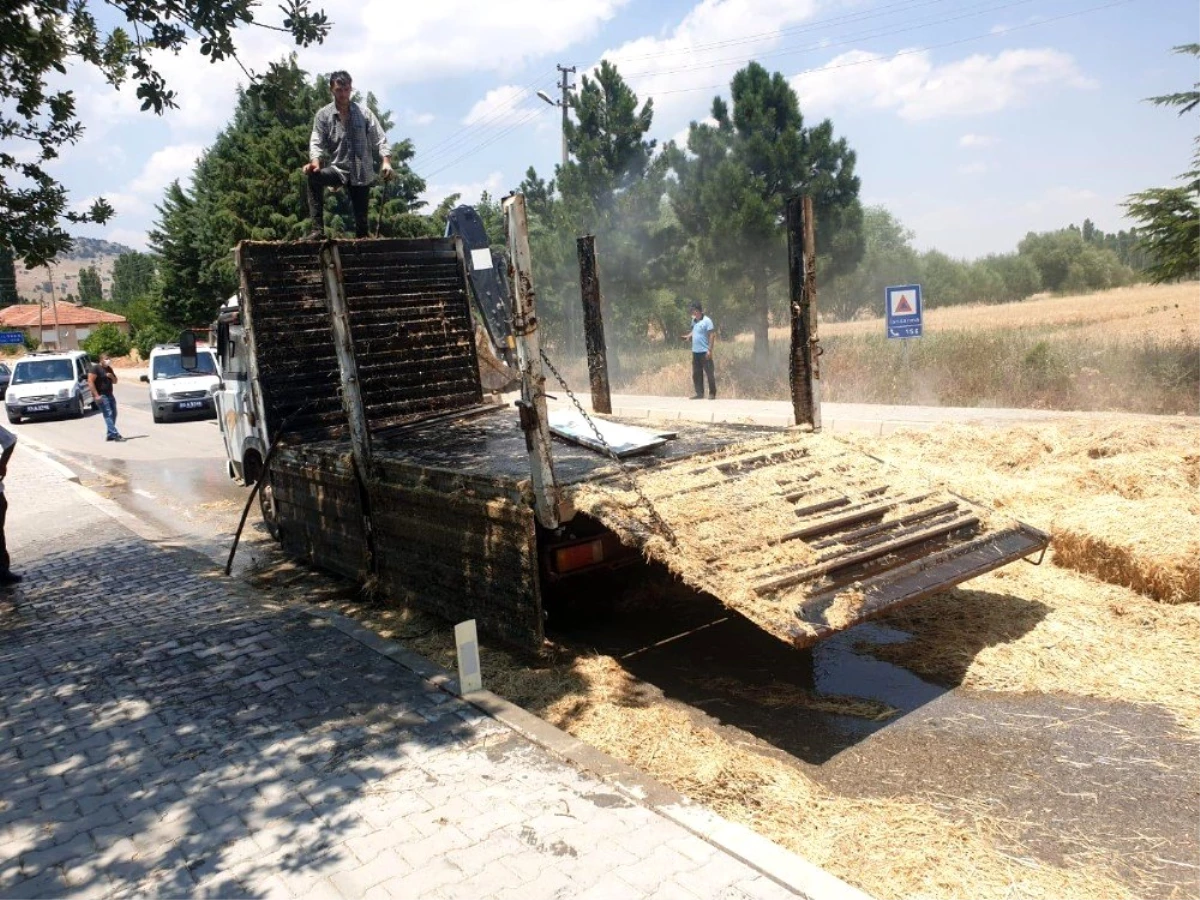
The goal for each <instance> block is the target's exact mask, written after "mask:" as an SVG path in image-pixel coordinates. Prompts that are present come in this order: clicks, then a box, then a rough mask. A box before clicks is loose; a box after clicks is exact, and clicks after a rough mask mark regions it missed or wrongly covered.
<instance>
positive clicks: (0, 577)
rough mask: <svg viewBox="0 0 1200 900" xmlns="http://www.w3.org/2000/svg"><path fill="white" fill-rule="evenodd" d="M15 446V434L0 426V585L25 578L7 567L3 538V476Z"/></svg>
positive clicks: (4, 506)
mask: <svg viewBox="0 0 1200 900" xmlns="http://www.w3.org/2000/svg"><path fill="white" fill-rule="evenodd" d="M16 446H17V436H16V435H15V434H13V433H12V432H11V431H9V430H8V429H7V428H4V427H3V426H0V448H3V449H0V587H5V586H7V585H10V584H20V583H21V582H22V581H24V580H25V579H24V578H23V577H22V576H20V575H18V574H17V573H16V572H14V571H13V570H12V569H10V568H9V565H10V560H9V558H8V542H7V541H6V540H5V538H4V520H5V519H7V518H8V500H7V499H5V497H4V478H5V476H6V475H8V461H9V460H10V459H11V458H12V455H13V448H15V447H16Z"/></svg>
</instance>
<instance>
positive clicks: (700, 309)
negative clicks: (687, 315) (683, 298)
mask: <svg viewBox="0 0 1200 900" xmlns="http://www.w3.org/2000/svg"><path fill="white" fill-rule="evenodd" d="M688 309H694V310H696V312H704V307H703V306H701V305H700V304H699V303H693V304H692V305H691V306H689V307H688Z"/></svg>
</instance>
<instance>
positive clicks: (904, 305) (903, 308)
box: [892, 294, 916, 316]
mask: <svg viewBox="0 0 1200 900" xmlns="http://www.w3.org/2000/svg"><path fill="white" fill-rule="evenodd" d="M914 312H916V310H914V309H913V308H912V304H911V303H909V302H908V294H901V295H900V297H899V299H897V300H896V305H895V306H894V307H893V308H892V315H894V316H902V315H905V314H908V315H910V316H911V315H912V314H913V313H914Z"/></svg>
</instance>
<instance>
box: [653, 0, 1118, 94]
mask: <svg viewBox="0 0 1200 900" xmlns="http://www.w3.org/2000/svg"><path fill="white" fill-rule="evenodd" d="M1130 2H1132V0H1115V2H1113V3H1103V4H1100V5H1099V6H1090V7H1088V8H1087V9H1081V10H1076V11H1074V12H1070V13H1064V14H1063V15H1061V16H1054V17H1053V18H1050V19H1041V20H1040V21H1037V22H1027V23H1025V24H1024V25H1012V26H1010V27H1008V28H1002V29H997V30H995V31H989V32H987V33H985V34H975V35H971V36H970V37H965V38H958V39H957V40H953V41H943V42H942V43H939V44H927V45H926V46H924V47H913V48H911V49H908V50H901V51H899V52H897V53H893V54H892V55H891V56H876V57H872V58H870V59H859V60H855V61H853V62H845V63H838V64H837V65H827V66H818V67H816V68H814V69H806V70H805V71H803V72H798V73H797V74H796V75H794V76H793V77H794V78H803V77H804V76H805V75H813V74H815V73H817V72H827V71H832V70H834V69H848V68H851V67H853V66H865V65H875V64H878V63H885V62H891V61H892V60H894V59H899V58H900V57H902V56H911V55H912V54H914V53H925V52H926V51H928V50H940V49H941V48H943V47H954V46H956V45H958V44H966V43H970V42H971V41H978V40H982V39H984V38H989V37H1003V36H1004V35H1006V34H1011V33H1012V32H1014V31H1023V30H1024V29H1026V28H1036V27H1039V26H1041V25H1049V24H1052V23H1054V22H1061V21H1063V20H1064V19H1073V18H1077V17H1079V16H1084V15H1087V14H1088V13H1093V12H1099V11H1101V10H1105V9H1111V8H1113V7H1114V6H1124V5H1125V4H1126V3H1130ZM752 59H753V57H752V58H751V59H746V60H743V61H744V62H751V61H752ZM727 87H729V85H728V83H726V84H709V85H703V86H700V87H689V88H676V89H675V90H670V91H656V92H655V94H654V96H656V97H659V96H665V95H667V94H686V93H689V92H691V91H715V90H721V89H722V88H727Z"/></svg>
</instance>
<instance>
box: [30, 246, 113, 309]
mask: <svg viewBox="0 0 1200 900" xmlns="http://www.w3.org/2000/svg"><path fill="white" fill-rule="evenodd" d="M72 241H73V245H72V247H71V250H70V252H69V253H64V254H63V255H62V256H60V257H59V258H58V259H57V260H56V261H55V262H54V263H52V264H51V265H50V266H49V272H47V269H46V268H45V267H43V268H38V269H26V268H25V267H24V266H22V265H20V264H18V265H17V294H18V295H19V296H20V297H21V298H23V299H25V300H43V301H49V300H50V299H51V294H52V292H51V286H52V285H53V297H54V299H56V300H66V299H67V297H73V298H75V299H78V297H79V273H80V271H81V270H82V269H86V268H88V267H89V266H94V267H95V268H96V271H97V272H99V273H100V285H101V287H102V288H103V290H104V297H105V299H108V296H109V293H110V291H111V290H112V270H113V264H114V263H115V262H116V261H117V257H119V256H120V255H121V254H122V253H132V252H133V249H132V248H131V247H126V246H125V245H124V244H117V243H114V242H113V241H104V240H100V239H98V238H86V237H75V238H72Z"/></svg>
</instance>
